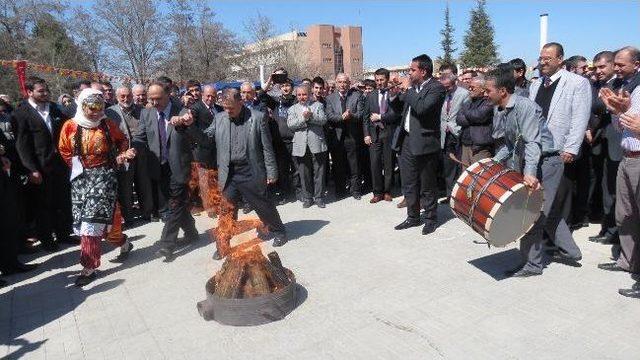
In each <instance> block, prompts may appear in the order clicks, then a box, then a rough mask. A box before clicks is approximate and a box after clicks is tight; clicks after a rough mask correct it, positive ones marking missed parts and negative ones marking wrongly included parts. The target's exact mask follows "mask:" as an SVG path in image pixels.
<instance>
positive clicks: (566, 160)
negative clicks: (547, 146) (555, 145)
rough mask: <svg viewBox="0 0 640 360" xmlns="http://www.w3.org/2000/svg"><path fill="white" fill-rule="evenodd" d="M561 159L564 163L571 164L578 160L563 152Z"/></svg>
mask: <svg viewBox="0 0 640 360" xmlns="http://www.w3.org/2000/svg"><path fill="white" fill-rule="evenodd" d="M560 158H561V159H562V161H563V162H564V163H571V162H573V160H575V159H576V156H575V155H573V154H571V153H568V152H566V151H563V152H561V153H560Z"/></svg>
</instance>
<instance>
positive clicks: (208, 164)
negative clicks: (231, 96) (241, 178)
mask: <svg viewBox="0 0 640 360" xmlns="http://www.w3.org/2000/svg"><path fill="white" fill-rule="evenodd" d="M201 97H202V99H201V101H197V102H196V103H195V104H193V106H192V107H191V114H192V115H193V121H194V124H195V125H194V126H196V127H198V129H200V130H201V131H204V130H205V129H206V128H208V127H209V125H211V122H212V121H213V118H214V117H215V116H216V114H218V113H219V112H222V111H224V110H223V109H222V107H221V106H220V105H218V104H216V101H217V100H218V93H217V92H216V88H215V87H214V86H213V85H205V86H204V87H203V88H202V96H201ZM193 156H194V159H195V161H197V162H198V163H200V164H201V165H202V166H203V167H204V168H206V169H216V168H217V167H218V166H217V164H216V144H215V143H214V142H213V141H210V140H208V139H207V140H206V141H205V139H203V141H198V142H197V143H196V148H195V151H194V153H193Z"/></svg>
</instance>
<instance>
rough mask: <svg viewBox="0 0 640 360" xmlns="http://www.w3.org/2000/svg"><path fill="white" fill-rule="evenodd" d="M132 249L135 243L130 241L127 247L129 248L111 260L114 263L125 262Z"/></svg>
mask: <svg viewBox="0 0 640 360" xmlns="http://www.w3.org/2000/svg"><path fill="white" fill-rule="evenodd" d="M131 250H133V244H132V243H129V246H128V247H127V250H126V251H123V252H121V253H120V254H118V256H116V258H115V259H113V260H111V262H112V263H123V262H124V261H125V260H127V258H128V257H129V254H131Z"/></svg>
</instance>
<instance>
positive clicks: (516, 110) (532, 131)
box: [485, 69, 564, 277]
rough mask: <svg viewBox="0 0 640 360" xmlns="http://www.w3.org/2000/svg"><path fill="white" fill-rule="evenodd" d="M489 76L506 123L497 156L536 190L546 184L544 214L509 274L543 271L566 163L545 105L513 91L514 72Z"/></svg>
mask: <svg viewBox="0 0 640 360" xmlns="http://www.w3.org/2000/svg"><path fill="white" fill-rule="evenodd" d="M485 80H486V95H487V97H488V98H489V99H490V100H491V101H492V102H493V103H494V104H495V105H496V112H495V116H496V117H497V118H496V119H495V120H498V123H501V124H503V126H504V142H505V146H503V147H502V148H501V149H500V150H499V151H498V153H497V154H496V155H495V157H494V160H495V161H498V162H504V163H505V165H506V166H508V167H509V168H511V169H514V170H516V171H518V172H521V173H522V175H523V177H524V182H525V184H526V185H527V186H528V187H530V188H531V189H532V190H537V189H540V188H541V187H543V191H544V199H545V201H544V205H543V208H542V214H541V215H540V218H538V220H537V221H536V222H535V224H534V225H533V227H532V228H531V230H529V232H527V233H526V234H525V236H524V237H523V238H522V239H521V240H520V253H521V254H522V258H523V261H522V265H520V266H518V267H517V268H516V269H513V270H511V271H508V272H507V275H508V276H512V277H529V276H535V275H541V274H542V270H543V268H544V260H545V259H544V249H543V240H542V236H543V230H544V228H545V226H552V225H550V224H545V222H546V218H547V215H548V214H549V210H550V209H551V205H552V202H553V199H554V198H555V194H556V191H557V189H558V185H559V184H560V180H561V179H562V171H563V169H564V165H563V162H562V160H561V158H560V155H559V154H560V153H559V149H557V148H556V147H555V146H554V143H553V137H552V136H551V133H550V132H549V129H548V128H547V124H546V122H545V119H544V117H543V116H542V109H541V108H540V107H539V106H538V105H537V104H536V103H535V102H533V101H531V100H529V99H527V98H525V97H522V96H519V95H515V94H514V93H513V92H514V89H515V78H514V76H513V72H512V71H504V70H499V69H496V70H493V71H490V72H489V73H488V74H487V76H486V77H485ZM495 120H494V123H496V121H495ZM543 185H544V186H543ZM556 225H557V224H556Z"/></svg>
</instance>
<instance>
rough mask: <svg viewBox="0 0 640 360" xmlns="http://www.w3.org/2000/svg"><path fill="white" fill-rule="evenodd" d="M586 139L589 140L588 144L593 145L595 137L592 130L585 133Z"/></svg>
mask: <svg viewBox="0 0 640 360" xmlns="http://www.w3.org/2000/svg"><path fill="white" fill-rule="evenodd" d="M584 137H585V139H587V144H589V145H591V144H593V135H591V130H588V129H587V131H586V132H585V133H584Z"/></svg>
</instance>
